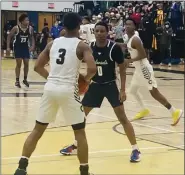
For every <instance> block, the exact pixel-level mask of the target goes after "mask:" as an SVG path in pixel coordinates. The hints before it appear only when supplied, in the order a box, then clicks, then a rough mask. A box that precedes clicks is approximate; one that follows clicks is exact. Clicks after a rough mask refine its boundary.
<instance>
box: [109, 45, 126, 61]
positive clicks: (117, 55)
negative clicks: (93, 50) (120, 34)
mask: <svg viewBox="0 0 185 175" xmlns="http://www.w3.org/2000/svg"><path fill="white" fill-rule="evenodd" d="M111 57H112V59H113V60H114V61H115V62H116V63H117V64H122V63H123V62H124V54H123V51H122V49H121V47H120V46H118V45H117V44H116V45H114V46H113V49H112V52H111Z"/></svg>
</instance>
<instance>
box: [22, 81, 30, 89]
mask: <svg viewBox="0 0 185 175" xmlns="http://www.w3.org/2000/svg"><path fill="white" fill-rule="evenodd" d="M22 83H23V84H24V86H25V87H26V88H29V83H28V81H27V80H23V81H22Z"/></svg>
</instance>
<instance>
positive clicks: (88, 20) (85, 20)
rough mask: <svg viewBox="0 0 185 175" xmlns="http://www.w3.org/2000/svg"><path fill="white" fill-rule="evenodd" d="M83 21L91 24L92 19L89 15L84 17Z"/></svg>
mask: <svg viewBox="0 0 185 175" xmlns="http://www.w3.org/2000/svg"><path fill="white" fill-rule="evenodd" d="M82 23H83V24H84V25H85V24H89V23H91V19H90V18H89V17H88V16H85V17H83V20H82Z"/></svg>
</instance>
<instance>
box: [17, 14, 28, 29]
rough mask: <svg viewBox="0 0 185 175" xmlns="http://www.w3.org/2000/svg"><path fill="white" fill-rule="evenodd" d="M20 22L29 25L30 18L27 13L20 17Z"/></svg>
mask: <svg viewBox="0 0 185 175" xmlns="http://www.w3.org/2000/svg"><path fill="white" fill-rule="evenodd" d="M19 22H20V23H21V24H23V25H24V26H28V25H29V18H28V15H27V14H22V15H21V16H20V17H19Z"/></svg>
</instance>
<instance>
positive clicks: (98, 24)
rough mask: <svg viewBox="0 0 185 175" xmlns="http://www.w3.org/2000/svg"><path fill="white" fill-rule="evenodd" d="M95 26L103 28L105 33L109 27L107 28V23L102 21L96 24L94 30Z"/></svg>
mask: <svg viewBox="0 0 185 175" xmlns="http://www.w3.org/2000/svg"><path fill="white" fill-rule="evenodd" d="M96 26H104V27H105V28H106V31H107V32H109V27H108V25H107V23H105V22H103V21H100V22H98V23H96V25H95V28H96Z"/></svg>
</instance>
